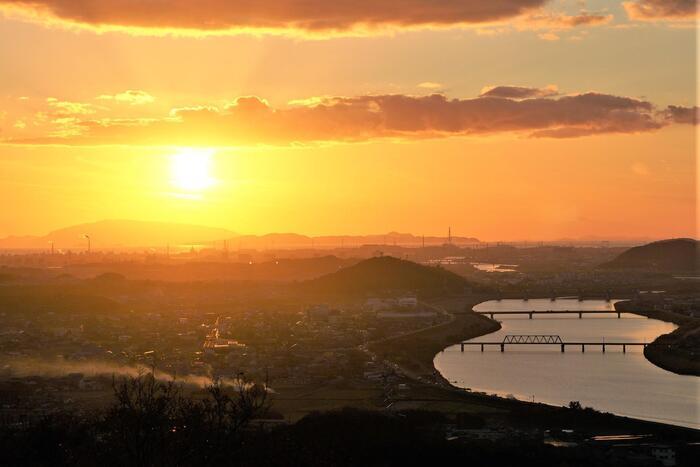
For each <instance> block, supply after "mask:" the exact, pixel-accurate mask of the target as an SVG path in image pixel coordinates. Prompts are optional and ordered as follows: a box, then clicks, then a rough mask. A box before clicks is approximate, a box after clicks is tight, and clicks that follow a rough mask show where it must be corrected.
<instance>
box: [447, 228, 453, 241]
mask: <svg viewBox="0 0 700 467" xmlns="http://www.w3.org/2000/svg"><path fill="white" fill-rule="evenodd" d="M447 244H448V245H452V227H448V228H447Z"/></svg>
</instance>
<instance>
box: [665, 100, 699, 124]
mask: <svg viewBox="0 0 700 467" xmlns="http://www.w3.org/2000/svg"><path fill="white" fill-rule="evenodd" d="M664 114H665V117H666V118H667V119H668V120H670V121H672V122H673V123H681V124H688V125H697V124H698V121H700V107H697V106H696V107H682V106H678V105H669V106H668V107H666V111H665V112H664Z"/></svg>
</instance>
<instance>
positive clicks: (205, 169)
mask: <svg viewBox="0 0 700 467" xmlns="http://www.w3.org/2000/svg"><path fill="white" fill-rule="evenodd" d="M214 153H215V151H214V150H213V149H193V148H183V149H180V150H179V151H178V152H177V153H175V154H173V155H172V156H170V183H171V184H172V185H173V186H174V187H175V188H177V189H179V190H182V191H187V192H201V191H204V190H206V189H207V188H210V187H211V186H212V185H214V184H215V183H216V180H215V179H214V178H213V177H212V175H211V170H212V156H213V155H214Z"/></svg>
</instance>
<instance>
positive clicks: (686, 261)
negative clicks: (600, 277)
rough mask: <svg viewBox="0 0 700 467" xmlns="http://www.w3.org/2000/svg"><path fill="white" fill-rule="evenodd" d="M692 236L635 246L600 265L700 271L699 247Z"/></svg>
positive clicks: (618, 267)
mask: <svg viewBox="0 0 700 467" xmlns="http://www.w3.org/2000/svg"><path fill="white" fill-rule="evenodd" d="M698 243H699V242H698V241H697V240H693V239H692V238H675V239H671V240H661V241H658V242H653V243H649V244H647V245H642V246H637V247H634V248H630V249H629V250H627V251H625V252H623V253H621V254H620V255H619V256H618V257H617V258H615V259H614V260H612V261H610V262H608V263H605V264H603V265H602V267H603V268H606V269H642V270H648V271H659V272H681V271H694V272H698V271H700V256H699V254H700V248H699V247H698Z"/></svg>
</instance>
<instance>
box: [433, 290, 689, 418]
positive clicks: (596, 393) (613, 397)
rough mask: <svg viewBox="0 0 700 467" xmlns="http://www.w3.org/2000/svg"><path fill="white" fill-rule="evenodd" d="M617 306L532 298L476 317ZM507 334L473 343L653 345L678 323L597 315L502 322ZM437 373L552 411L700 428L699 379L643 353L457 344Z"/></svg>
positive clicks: (487, 305) (487, 307)
mask: <svg viewBox="0 0 700 467" xmlns="http://www.w3.org/2000/svg"><path fill="white" fill-rule="evenodd" d="M613 303H614V302H606V301H603V300H584V301H578V300H577V299H557V300H556V301H550V300H549V299H531V300H501V301H495V300H493V301H488V302H483V303H480V304H479V305H477V306H476V307H474V310H475V311H499V310H504V311H505V310H526V311H529V310H609V309H614V307H613ZM498 319H499V321H501V324H502V328H501V329H500V330H499V331H497V332H495V333H492V334H488V335H485V336H481V337H477V338H475V339H472V341H473V342H479V341H499V342H500V341H501V340H502V339H503V337H504V336H505V335H507V334H557V335H559V336H561V338H562V340H563V341H564V342H566V341H589V342H603V341H607V342H613V341H617V342H651V341H652V340H654V339H655V338H656V337H657V336H659V335H661V334H666V333H668V332H671V331H673V329H675V325H673V324H670V323H665V322H662V321H658V320H653V319H648V318H645V317H640V316H637V315H633V314H629V313H623V314H622V318H621V319H618V318H617V315H612V314H611V315H605V314H600V315H598V314H592V315H583V319H578V315H559V316H542V315H534V317H533V319H528V316H527V315H522V316H520V315H512V316H501V317H498ZM435 367H436V368H437V369H438V370H439V371H440V373H442V375H443V376H444V377H445V378H446V379H448V380H449V381H450V382H452V384H454V385H455V386H459V387H463V388H470V389H471V390H472V391H483V392H486V393H489V394H498V395H501V396H511V395H512V396H514V397H516V398H518V399H521V400H529V401H531V400H533V398H534V400H535V401H537V402H545V403H548V404H552V405H567V404H568V403H569V401H574V400H577V401H580V402H581V404H582V405H584V406H588V407H593V408H595V409H597V410H601V411H605V412H612V413H615V414H618V415H626V416H629V417H634V418H641V419H646V420H654V421H660V422H665V423H670V424H674V425H683V426H688V427H692V428H698V429H700V419H699V416H700V413H699V411H698V400H699V396H700V378H697V377H695V376H680V375H676V374H674V373H671V372H668V371H666V370H662V369H661V368H658V367H656V366H655V365H653V364H652V363H650V362H649V361H647V359H646V358H644V355H643V354H642V350H641V347H639V348H637V347H628V348H627V353H626V354H623V353H622V349H621V348H618V347H607V349H606V353H602V351H601V349H600V347H598V346H596V347H590V348H589V347H586V352H585V353H581V349H580V348H577V347H574V346H567V348H566V353H561V352H560V348H559V346H558V345H551V346H550V345H537V346H534V345H533V346H528V345H507V346H506V349H505V352H504V353H501V352H500V349H499V348H498V346H493V347H488V346H487V347H486V350H485V351H484V352H483V353H482V352H481V351H480V348H479V346H465V349H464V352H461V351H460V346H459V345H455V346H452V347H449V348H447V349H445V350H444V352H442V353H440V354H438V355H437V356H436V357H435Z"/></svg>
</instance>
